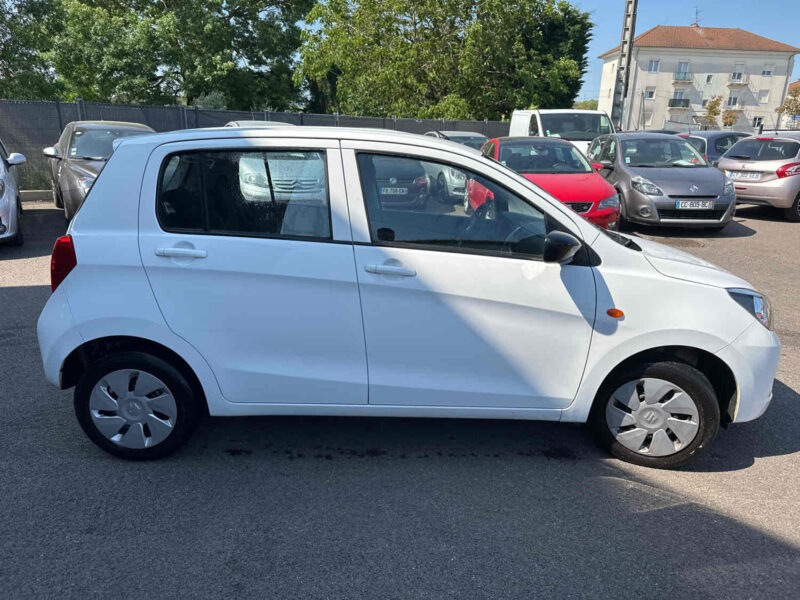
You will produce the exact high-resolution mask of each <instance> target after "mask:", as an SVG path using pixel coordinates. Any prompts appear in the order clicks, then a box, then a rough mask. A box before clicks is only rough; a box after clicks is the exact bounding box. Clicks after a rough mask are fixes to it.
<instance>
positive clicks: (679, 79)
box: [672, 71, 692, 85]
mask: <svg viewBox="0 0 800 600" xmlns="http://www.w3.org/2000/svg"><path fill="white" fill-rule="evenodd" d="M672 83H673V84H674V85H680V84H685V83H692V74H691V73H689V72H688V71H676V72H675V73H673V74H672Z"/></svg>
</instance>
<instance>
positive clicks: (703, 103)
mask: <svg viewBox="0 0 800 600" xmlns="http://www.w3.org/2000/svg"><path fill="white" fill-rule="evenodd" d="M700 104H701V105H702V107H703V108H705V107H706V104H708V98H703V101H702V102H701V103H700Z"/></svg>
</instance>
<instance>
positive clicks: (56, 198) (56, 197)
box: [50, 183, 64, 208]
mask: <svg viewBox="0 0 800 600" xmlns="http://www.w3.org/2000/svg"><path fill="white" fill-rule="evenodd" d="M50 187H51V188H52V189H53V204H55V206H56V208H64V201H63V200H62V199H61V191H60V190H59V189H58V186H57V185H56V184H55V183H51V184H50Z"/></svg>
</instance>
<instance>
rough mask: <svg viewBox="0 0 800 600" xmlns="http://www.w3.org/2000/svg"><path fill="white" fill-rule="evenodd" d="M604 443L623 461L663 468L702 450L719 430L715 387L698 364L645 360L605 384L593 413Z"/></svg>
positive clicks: (684, 461) (679, 464) (678, 464)
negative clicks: (645, 361) (695, 365)
mask: <svg viewBox="0 0 800 600" xmlns="http://www.w3.org/2000/svg"><path fill="white" fill-rule="evenodd" d="M590 422H591V426H592V428H593V430H594V433H595V436H596V438H597V440H598V442H599V443H600V445H601V446H603V447H605V448H607V449H608V450H609V451H610V452H611V453H612V454H613V455H614V456H616V457H617V458H620V459H622V460H624V461H627V462H630V463H634V464H637V465H642V466H646V467H655V468H660V469H666V468H673V467H679V466H682V465H684V464H686V463H688V462H690V461H692V460H694V459H696V458H697V457H698V456H700V455H701V454H703V452H705V451H706V450H707V449H708V447H709V446H710V445H711V443H712V442H713V441H714V438H715V437H716V435H717V432H718V431H719V424H720V411H719V403H718V402H717V397H716V394H715V393H714V388H713V387H712V386H711V383H710V382H709V381H708V378H707V377H706V376H705V375H704V374H703V373H701V372H700V371H699V370H697V369H695V368H694V367H692V366H690V365H687V364H683V363H678V362H671V361H665V362H657V363H649V364H642V365H639V366H638V367H635V368H633V369H630V370H627V371H625V372H624V373H620V374H619V375H618V376H615V377H612V378H611V379H609V381H607V382H606V383H605V384H603V387H602V388H601V390H600V392H599V393H598V395H597V398H596V400H595V405H594V407H593V409H592V414H591V416H590Z"/></svg>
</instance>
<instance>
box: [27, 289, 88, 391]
mask: <svg viewBox="0 0 800 600" xmlns="http://www.w3.org/2000/svg"><path fill="white" fill-rule="evenodd" d="M65 288H66V286H65V285H64V283H62V284H61V285H60V286H59V287H58V288H56V291H55V292H53V295H52V296H50V299H49V300H48V301H47V303H46V304H45V305H44V308H43V309H42V314H40V315H39V321H38V322H37V324H36V334H37V337H38V339H39V352H40V353H41V355H42V365H43V366H44V374H45V377H47V381H49V382H50V383H52V384H53V385H55V386H58V387H61V366H62V365H63V364H64V360H65V359H66V358H67V356H68V355H69V353H70V352H72V350H74V349H75V348H77V347H78V346H80V345H81V344H83V341H84V340H83V337H82V336H81V334H80V333H79V332H78V327H77V325H76V323H75V319H74V317H73V316H72V311H71V310H70V307H69V302H68V301H67V294H66V290H65Z"/></svg>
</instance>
